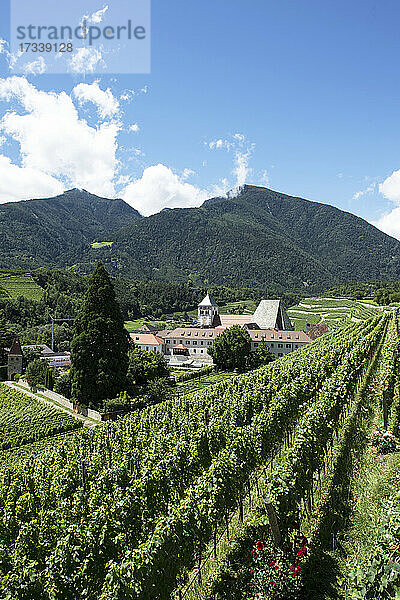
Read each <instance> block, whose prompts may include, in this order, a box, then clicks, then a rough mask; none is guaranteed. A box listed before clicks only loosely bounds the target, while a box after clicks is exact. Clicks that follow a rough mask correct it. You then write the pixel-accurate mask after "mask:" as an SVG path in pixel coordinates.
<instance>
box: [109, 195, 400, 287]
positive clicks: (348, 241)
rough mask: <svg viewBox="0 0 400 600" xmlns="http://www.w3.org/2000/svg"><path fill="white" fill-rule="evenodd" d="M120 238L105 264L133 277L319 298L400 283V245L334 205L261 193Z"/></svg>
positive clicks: (156, 221) (141, 226)
mask: <svg viewBox="0 0 400 600" xmlns="http://www.w3.org/2000/svg"><path fill="white" fill-rule="evenodd" d="M114 239H115V242H114V244H113V246H112V252H111V254H110V250H109V249H108V248H107V249H106V251H104V253H103V260H104V261H105V262H106V263H107V262H108V264H109V265H110V268H112V269H116V268H118V269H119V270H123V271H124V272H125V273H126V275H127V276H129V277H133V278H138V277H139V276H141V277H143V276H144V277H146V278H149V279H164V280H178V281H179V280H187V279H189V278H190V279H191V280H193V281H199V282H204V281H208V282H209V283H213V284H225V285H237V284H239V283H240V285H245V286H250V287H251V286H253V287H266V288H267V289H268V287H270V288H273V289H276V290H278V291H279V290H288V289H289V290H293V289H297V290H298V289H301V288H303V289H304V288H305V287H306V288H307V290H308V291H310V290H311V291H313V290H315V291H319V290H321V289H323V288H327V287H329V286H331V285H333V284H334V283H340V282H343V281H348V280H349V279H353V280H366V279H371V278H377V279H389V280H392V279H396V278H399V277H400V242H399V241H398V240H395V239H393V238H391V237H390V236H388V235H386V234H384V233H383V232H382V231H379V230H378V229H376V228H375V227H373V226H372V225H370V224H369V223H367V222H366V221H364V220H363V219H360V218H359V217H356V216H354V215H351V214H349V213H345V212H343V211H341V210H338V209H337V208H334V207H332V206H327V205H324V204H319V203H316V202H310V201H308V200H303V199H301V198H294V197H292V196H286V195H284V194H280V193H278V192H273V191H271V190H268V189H265V188H260V187H254V186H245V187H244V188H243V190H242V192H241V193H240V194H239V195H238V196H237V197H235V198H231V197H229V198H219V199H218V198H217V199H212V200H208V201H206V202H205V203H204V205H203V206H202V207H200V208H191V209H189V208H188V209H169V210H163V211H162V212H161V213H159V214H156V215H153V216H150V217H147V218H145V219H141V220H140V221H136V222H134V223H131V224H130V225H128V226H126V227H124V228H123V229H121V230H120V231H119V232H118V235H116V236H115V238H114ZM98 252H100V251H98ZM115 265H117V267H116V266H115Z"/></svg>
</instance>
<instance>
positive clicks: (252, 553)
mask: <svg viewBox="0 0 400 600" xmlns="http://www.w3.org/2000/svg"><path fill="white" fill-rule="evenodd" d="M250 554H251V555H252V557H253V558H257V556H258V554H257V552H256V551H255V550H254V548H253V550H252V551H251V553H250Z"/></svg>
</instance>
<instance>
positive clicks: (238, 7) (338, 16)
mask: <svg viewBox="0 0 400 600" xmlns="http://www.w3.org/2000/svg"><path fill="white" fill-rule="evenodd" d="M32 1H33V2H34V1H35V0H32ZM95 4H96V7H97V9H98V10H101V9H104V8H105V7H106V6H108V14H112V11H113V9H114V10H116V8H117V4H118V2H113V0H109V2H102V1H100V2H98V3H96V2H95ZM80 5H81V8H82V11H85V10H86V8H87V9H88V10H89V12H90V10H92V9H93V0H90V5H89V6H88V7H86V6H85V3H84V2H83V3H82V2H81V3H80ZM113 5H114V6H113ZM0 6H1V16H2V18H1V25H0V38H2V39H4V40H6V41H7V40H8V39H9V30H8V27H7V21H8V8H7V2H6V1H5V0H0ZM399 22H400V4H399V3H398V1H388V0H381V1H380V2H379V3H378V2H373V1H372V0H362V1H361V0H352V1H351V2H348V1H347V2H344V1H341V0H339V1H338V0H335V2H321V1H320V0H319V1H318V2H317V1H311V0H279V1H278V0H277V1H268V0H264V1H261V0H253V1H252V2H248V1H247V2H246V1H244V0H231V1H229V2H228V1H226V0H214V1H213V2H211V1H208V0H203V2H196V3H195V2H186V3H183V2H177V1H176V0H172V1H169V2H161V0H153V2H152V6H151V73H150V74H147V75H140V74H132V75H128V74H124V75H118V74H115V75H113V74H91V73H83V72H75V73H72V74H65V75H46V73H45V72H44V73H43V74H36V75H32V74H28V75H26V76H23V75H18V76H17V77H18V79H15V77H16V76H15V75H13V72H12V71H11V70H10V68H9V56H8V55H7V46H6V45H4V44H3V54H2V56H0V64H1V73H0V75H1V77H2V82H1V85H0V118H1V119H2V120H1V122H0V136H1V141H2V145H1V146H0V201H2V202H5V201H7V200H15V199H23V198H29V197H35V196H36V197H38V196H39V197H40V196H43V195H52V193H53V192H54V193H57V192H58V191H62V189H67V188H68V187H72V186H77V187H85V188H86V189H89V191H93V192H94V193H98V194H102V193H103V194H104V195H116V196H123V197H124V198H125V199H126V200H127V201H128V202H130V203H131V204H133V205H135V206H136V207H137V208H139V210H141V211H142V212H143V213H144V214H150V213H151V212H154V211H156V210H159V209H160V208H162V207H163V206H166V205H168V206H196V205H199V204H200V203H201V202H202V201H203V200H204V198H205V197H207V196H212V195H215V194H217V193H224V192H226V191H227V190H228V189H230V188H235V186H238V185H240V184H241V183H243V181H246V182H247V183H254V184H260V185H267V186H268V187H270V188H272V189H275V190H279V191H282V192H285V193H288V194H293V195H298V196H301V197H304V198H308V199H310V200H314V201H319V202H324V203H328V204H332V205H334V206H337V207H339V208H342V209H344V210H348V211H350V212H353V213H355V214H357V215H360V216H362V217H364V218H365V219H367V220H369V221H373V222H376V223H378V224H379V226H380V227H381V228H383V229H384V230H385V231H388V232H390V233H391V234H392V235H396V237H399V238H400V171H399V170H400V149H399V137H400V136H399V133H400V131H399V129H400V122H399V117H398V115H399V104H400V83H399V75H398V68H397V65H398V58H399V50H400V34H399V28H398V23H399ZM11 77H14V78H13V79H10V78H11ZM62 92H64V94H62ZM73 111H75V113H74V114H72V113H73ZM130 128H131V129H132V130H131V129H130ZM57 131H59V134H60V135H59V138H58V141H57V139H56V138H55V136H56V134H57ZM38 136H39V137H40V140H39V141H38ZM63 156H64V157H65V159H63ZM398 171H399V172H398ZM1 182H2V183H1ZM47 192H48V193H47Z"/></svg>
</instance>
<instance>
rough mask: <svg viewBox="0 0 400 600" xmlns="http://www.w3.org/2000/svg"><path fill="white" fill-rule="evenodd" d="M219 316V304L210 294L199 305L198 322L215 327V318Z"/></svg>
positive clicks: (200, 324) (201, 325) (202, 325)
mask: <svg viewBox="0 0 400 600" xmlns="http://www.w3.org/2000/svg"><path fill="white" fill-rule="evenodd" d="M216 317H218V305H217V303H216V302H215V300H213V298H211V296H210V294H207V296H206V297H205V298H204V300H202V301H201V302H200V304H199V306H198V322H199V326H200V327H213V325H214V320H215V318H216Z"/></svg>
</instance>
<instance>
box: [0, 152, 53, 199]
mask: <svg viewBox="0 0 400 600" xmlns="http://www.w3.org/2000/svg"><path fill="white" fill-rule="evenodd" d="M63 190H64V186H63V184H62V183H61V182H60V181H57V179H54V177H50V176H49V175H47V174H46V173H43V172H42V171H38V170H37V169H31V168H30V167H19V166H18V165H15V164H13V163H12V162H11V160H10V159H9V158H8V157H7V156H3V155H0V203H4V202H16V201H18V200H26V199H28V198H46V197H47V198H48V197H51V196H56V195H57V194H61V193H62V192H63Z"/></svg>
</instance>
